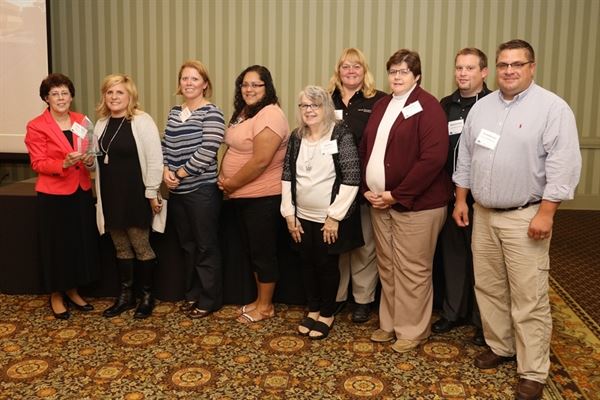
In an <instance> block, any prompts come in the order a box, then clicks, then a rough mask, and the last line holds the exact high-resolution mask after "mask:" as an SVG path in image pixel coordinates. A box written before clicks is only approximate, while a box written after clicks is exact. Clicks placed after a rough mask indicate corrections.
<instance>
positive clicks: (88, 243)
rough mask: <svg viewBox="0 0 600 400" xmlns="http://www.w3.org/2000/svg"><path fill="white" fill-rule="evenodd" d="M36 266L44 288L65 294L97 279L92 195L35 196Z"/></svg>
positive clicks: (96, 237)
mask: <svg viewBox="0 0 600 400" xmlns="http://www.w3.org/2000/svg"><path fill="white" fill-rule="evenodd" d="M37 203H38V223H39V243H40V262H41V264H42V271H43V278H44V288H45V289H46V291H48V292H59V291H65V290H68V289H72V288H77V287H79V286H83V285H86V284H89V283H91V282H93V281H94V280H95V279H96V276H97V261H98V231H97V229H96V222H95V221H96V218H95V208H94V200H93V198H92V191H91V190H87V191H84V190H82V189H81V188H79V189H77V191H76V192H75V193H73V194H71V195H52V194H46V193H39V192H38V196H37Z"/></svg>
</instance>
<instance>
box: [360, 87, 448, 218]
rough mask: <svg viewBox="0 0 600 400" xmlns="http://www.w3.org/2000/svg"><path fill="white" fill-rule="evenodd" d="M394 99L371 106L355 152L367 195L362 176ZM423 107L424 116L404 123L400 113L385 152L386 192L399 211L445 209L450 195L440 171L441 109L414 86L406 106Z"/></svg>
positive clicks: (444, 148) (443, 147)
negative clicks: (369, 115) (419, 104)
mask: <svg viewBox="0 0 600 400" xmlns="http://www.w3.org/2000/svg"><path fill="white" fill-rule="evenodd" d="M391 100H392V96H391V95H388V96H386V97H384V98H382V99H381V100H379V101H378V102H377V103H375V106H374V107H373V111H372V113H371V117H370V118H369V122H368V123H367V126H366V128H365V131H364V133H363V138H362V141H361V144H360V148H359V154H360V160H361V163H362V184H361V189H360V190H361V193H363V194H364V193H365V192H366V191H368V190H369V188H368V187H367V184H366V180H365V171H366V170H367V164H368V162H369V158H370V157H371V153H372V151H373V145H374V143H375V137H376V136H377V128H378V127H379V124H380V122H381V120H382V118H383V114H384V113H385V110H386V108H387V106H388V104H389V103H390V101H391ZM417 100H418V101H419V103H421V107H422V108H423V111H421V112H419V113H417V114H414V115H412V116H411V117H409V118H408V119H405V118H404V115H403V114H402V113H400V115H399V116H398V118H397V119H396V121H395V122H394V124H393V125H392V128H391V130H390V136H389V138H388V143H387V148H386V150H385V158H384V168H385V189H386V191H387V190H389V191H390V192H391V194H392V196H393V197H394V199H396V201H397V202H398V203H396V204H394V205H393V206H392V207H393V208H394V209H395V210H397V211H421V210H431V209H434V208H439V207H444V206H446V205H447V204H448V201H449V200H450V197H451V196H452V189H453V188H452V181H451V180H450V177H449V176H448V174H447V173H446V171H445V170H444V165H445V164H446V158H447V157H448V126H447V121H446V115H445V114H444V110H443V109H442V107H441V106H440V103H439V102H438V101H437V100H436V98H435V97H433V96H432V95H431V94H429V93H427V92H426V91H425V90H423V89H421V86H419V85H417V87H416V88H415V89H414V90H413V92H412V93H411V94H410V96H409V97H408V99H407V100H406V105H407V106H408V105H410V104H411V103H413V102H415V101H417Z"/></svg>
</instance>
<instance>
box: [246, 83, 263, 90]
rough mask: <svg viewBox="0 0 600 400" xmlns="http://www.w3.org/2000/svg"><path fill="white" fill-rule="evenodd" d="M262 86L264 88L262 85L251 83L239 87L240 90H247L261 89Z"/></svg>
mask: <svg viewBox="0 0 600 400" xmlns="http://www.w3.org/2000/svg"><path fill="white" fill-rule="evenodd" d="M263 86H265V84H264V83H256V82H252V83H247V82H244V83H242V84H241V85H240V87H241V88H242V89H248V88H252V89H256V88H259V87H263Z"/></svg>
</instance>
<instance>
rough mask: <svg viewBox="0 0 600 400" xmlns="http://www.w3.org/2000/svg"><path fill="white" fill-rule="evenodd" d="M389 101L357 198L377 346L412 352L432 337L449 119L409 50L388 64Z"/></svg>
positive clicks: (368, 139)
mask: <svg viewBox="0 0 600 400" xmlns="http://www.w3.org/2000/svg"><path fill="white" fill-rule="evenodd" d="M386 67H387V70H388V80H389V84H390V88H391V90H392V94H391V95H389V96H387V97H384V98H382V99H381V100H379V101H378V102H377V104H375V106H374V108H373V112H372V114H371V117H370V119H369V122H368V123H367V127H366V128H365V131H364V136H363V140H362V142H361V146H360V157H361V162H362V167H363V168H362V171H363V179H362V187H361V192H362V193H363V195H364V196H365V198H366V199H367V200H368V201H369V203H370V204H371V219H372V223H373V230H374V233H375V242H376V249H377V250H376V252H377V264H378V268H379V276H380V278H381V285H382V292H381V304H380V309H379V320H380V322H379V324H380V328H379V329H377V330H376V331H375V332H374V333H373V334H372V336H371V340H373V341H376V342H387V341H391V340H394V339H396V341H395V343H394V344H393V345H392V348H393V349H394V350H395V351H397V352H405V351H409V350H411V349H413V348H416V347H417V346H419V344H421V343H423V342H425V341H426V340H427V338H428V336H429V334H430V319H431V310H432V305H433V289H432V277H431V273H432V264H433V254H434V252H435V245H436V240H437V236H438V233H439V232H440V230H441V228H442V225H443V223H444V220H445V218H446V204H447V203H448V200H449V198H450V195H451V193H452V184H451V181H450V177H449V176H448V175H447V174H446V172H445V171H444V164H445V162H446V157H447V154H448V133H447V127H446V117H445V114H444V111H443V110H442V108H441V106H440V104H439V102H438V101H437V100H436V99H435V97H433V96H432V95H431V94H429V93H427V92H426V91H425V90H423V89H422V88H421V86H420V81H421V61H420V58H419V54H418V53H417V52H415V51H410V50H406V49H401V50H398V51H397V52H396V53H394V54H393V55H392V56H391V57H390V59H389V60H388V62H387V64H386Z"/></svg>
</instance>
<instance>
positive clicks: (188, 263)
mask: <svg viewBox="0 0 600 400" xmlns="http://www.w3.org/2000/svg"><path fill="white" fill-rule="evenodd" d="M221 199H222V193H221V191H220V190H219V188H218V187H217V185H216V184H214V183H208V184H203V185H201V186H200V187H199V188H198V189H196V190H195V191H194V192H191V193H185V194H173V193H172V194H171V196H170V198H169V202H168V205H169V213H168V215H167V218H171V219H172V221H173V226H174V227H175V230H176V231H177V236H178V238H179V244H180V246H181V248H182V249H183V252H184V255H185V276H186V293H185V298H186V300H190V301H196V302H197V306H198V308H201V309H203V310H210V311H213V310H218V309H219V308H221V306H222V305H223V270H222V266H221V250H220V247H219V240H218V237H219V235H218V231H219V214H220V211H221Z"/></svg>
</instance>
